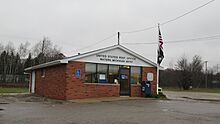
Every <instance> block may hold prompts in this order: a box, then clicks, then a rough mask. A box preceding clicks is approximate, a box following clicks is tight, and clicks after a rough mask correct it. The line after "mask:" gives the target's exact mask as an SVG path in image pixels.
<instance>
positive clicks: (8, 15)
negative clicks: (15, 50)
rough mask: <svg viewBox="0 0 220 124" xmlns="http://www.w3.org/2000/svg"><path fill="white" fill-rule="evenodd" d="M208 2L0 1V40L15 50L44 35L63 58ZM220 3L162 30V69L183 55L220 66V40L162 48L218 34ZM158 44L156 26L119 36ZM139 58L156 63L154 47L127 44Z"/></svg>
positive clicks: (170, 24)
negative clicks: (142, 57)
mask: <svg viewBox="0 0 220 124" xmlns="http://www.w3.org/2000/svg"><path fill="white" fill-rule="evenodd" d="M208 1H210V0H0V41H1V43H3V44H7V43H8V42H9V41H11V42H13V43H14V45H15V46H17V45H19V44H20V43H21V42H25V41H29V42H31V43H32V44H34V43H36V42H38V41H39V40H41V39H43V37H44V36H46V37H48V38H49V39H50V40H52V41H53V43H54V44H57V45H58V46H60V47H61V48H62V52H63V53H64V54H65V55H67V56H70V55H74V54H77V53H78V52H86V51H90V50H94V49H97V48H101V47H106V46H109V45H114V44H117V36H115V37H113V38H111V39H109V40H106V41H105V42H101V43H100V44H97V45H94V46H92V47H89V48H86V49H81V48H84V47H86V46H88V45H91V44H94V43H96V42H97V41H99V40H102V39H104V38H106V37H108V36H110V35H112V34H114V33H116V32H118V31H120V32H125V31H133V30H138V29H143V28H147V27H151V26H155V25H157V23H163V22H165V21H167V20H170V19H173V18H175V17H177V16H180V15H182V14H184V13H186V12H188V11H190V10H192V9H194V8H196V7H198V6H200V5H202V4H205V3H207V2H208ZM219 6H220V1H219V0H216V1H214V2H212V3H211V4H209V5H207V6H205V7H203V8H201V9H199V10H197V11H195V12H193V13H191V14H188V15H186V16H184V17H182V18H180V19H178V20H176V21H173V22H171V23H168V24H166V25H164V26H161V31H162V37H163V40H164V53H165V59H164V60H163V62H162V66H165V67H169V66H171V67H172V66H174V65H175V63H176V61H177V60H178V59H179V58H180V57H181V56H183V55H185V56H187V57H188V58H189V59H191V58H192V56H194V55H196V54H197V55H200V56H202V58H203V60H207V61H208V65H209V67H212V66H214V65H216V64H220V57H219V56H220V52H219V50H220V39H217V40H207V41H197V42H181V43H173V44H168V43H167V44H166V41H170V40H183V39H191V38H198V37H206V36H215V35H220V14H219V11H220V9H219ZM157 41H158V30H157V28H154V29H151V30H147V31H143V32H138V33H130V34H128V33H127V34H126V33H121V44H122V45H123V43H139V42H141V43H148V42H157ZM124 46H126V47H128V48H130V49H131V50H133V51H135V52H137V53H139V54H141V55H143V56H144V57H146V58H148V59H150V60H152V61H154V62H155V61H156V48H157V45H156V44H153V45H149V44H148V45H147V44H146V45H128V44H127V45H126V44H124Z"/></svg>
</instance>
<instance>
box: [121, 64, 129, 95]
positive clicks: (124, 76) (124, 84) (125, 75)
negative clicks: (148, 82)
mask: <svg viewBox="0 0 220 124" xmlns="http://www.w3.org/2000/svg"><path fill="white" fill-rule="evenodd" d="M119 75H120V95H122V96H130V80H129V79H130V70H129V68H120V73H119Z"/></svg>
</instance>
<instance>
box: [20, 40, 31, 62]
mask: <svg viewBox="0 0 220 124" xmlns="http://www.w3.org/2000/svg"><path fill="white" fill-rule="evenodd" d="M29 46H30V43H29V42H25V43H24V44H23V43H21V44H20V46H19V47H18V54H19V55H20V57H21V58H22V59H24V58H26V57H27V55H28V54H29V52H30V51H29V49H28V47H29Z"/></svg>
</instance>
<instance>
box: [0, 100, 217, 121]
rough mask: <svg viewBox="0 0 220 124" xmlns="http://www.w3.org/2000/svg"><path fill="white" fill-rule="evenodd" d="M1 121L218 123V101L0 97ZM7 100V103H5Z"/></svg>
mask: <svg viewBox="0 0 220 124" xmlns="http://www.w3.org/2000/svg"><path fill="white" fill-rule="evenodd" d="M0 103H1V104H0V123H1V124H147V123H149V124H173V123H176V124H198V123H199V124H207V123H210V124H219V122H220V102H218V101H199V100H179V99H177V100H175V99H173V100H149V99H139V100H123V101H112V102H94V103H71V102H63V101H56V100H48V99H44V98H39V97H30V96H23V97H10V96H9V97H0ZM7 103H8V104H7Z"/></svg>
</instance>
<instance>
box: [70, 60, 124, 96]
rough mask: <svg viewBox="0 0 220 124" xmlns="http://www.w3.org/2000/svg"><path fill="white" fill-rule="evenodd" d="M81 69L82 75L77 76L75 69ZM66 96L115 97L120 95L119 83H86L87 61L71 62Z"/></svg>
mask: <svg viewBox="0 0 220 124" xmlns="http://www.w3.org/2000/svg"><path fill="white" fill-rule="evenodd" d="M76 69H80V70H81V76H80V77H76V76H75V70H76ZM66 74H67V76H66V81H67V86H66V98H67V99H81V98H92V97H93V98H94V97H115V96H119V88H120V87H119V85H117V84H95V83H84V80H85V63H83V62H69V63H68V65H67V72H66Z"/></svg>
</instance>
